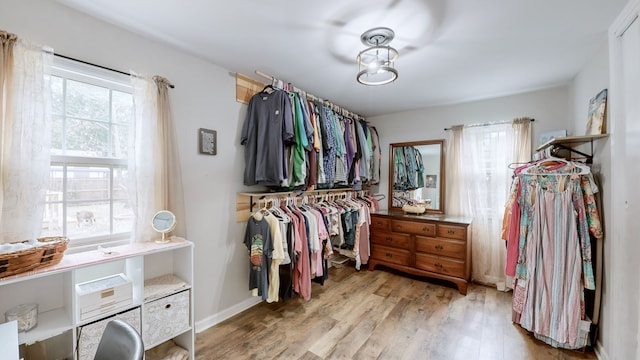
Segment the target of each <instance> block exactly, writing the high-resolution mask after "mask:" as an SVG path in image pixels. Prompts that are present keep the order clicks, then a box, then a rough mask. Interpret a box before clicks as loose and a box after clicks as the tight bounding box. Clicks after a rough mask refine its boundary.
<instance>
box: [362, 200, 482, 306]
mask: <svg viewBox="0 0 640 360" xmlns="http://www.w3.org/2000/svg"><path fill="white" fill-rule="evenodd" d="M378 264H380V265H384V266H387V267H389V268H393V269H396V270H400V271H403V272H406V273H409V274H413V275H418V276H425V277H431V278H437V279H443V280H448V281H451V282H453V283H455V284H456V286H457V287H458V291H459V292H460V293H461V294H463V295H466V294H467V283H468V282H469V281H470V280H471V219H468V218H460V217H450V216H446V215H405V214H403V213H401V212H399V213H395V212H388V211H380V212H379V213H376V214H371V258H370V259H369V270H373V269H374V268H375V267H376V265H378Z"/></svg>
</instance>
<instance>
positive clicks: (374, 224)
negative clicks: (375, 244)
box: [371, 216, 391, 230]
mask: <svg viewBox="0 0 640 360" xmlns="http://www.w3.org/2000/svg"><path fill="white" fill-rule="evenodd" d="M390 223H391V219H388V218H383V217H379V216H371V228H372V229H378V230H389V224H390Z"/></svg>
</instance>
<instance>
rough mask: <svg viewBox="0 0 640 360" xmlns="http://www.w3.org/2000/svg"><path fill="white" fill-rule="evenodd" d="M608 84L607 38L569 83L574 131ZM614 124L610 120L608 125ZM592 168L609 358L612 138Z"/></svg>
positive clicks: (604, 346) (580, 129) (601, 144)
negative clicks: (599, 223)
mask: <svg viewBox="0 0 640 360" xmlns="http://www.w3.org/2000/svg"><path fill="white" fill-rule="evenodd" d="M608 87H609V48H608V44H607V42H604V43H603V45H602V47H601V48H600V50H599V51H598V52H597V54H596V55H595V56H594V57H593V58H592V59H589V61H588V62H587V63H586V64H585V66H584V67H583V68H582V70H581V71H580V73H578V75H577V76H576V77H575V78H574V80H573V82H572V84H571V86H570V99H569V100H570V105H569V108H570V112H571V113H572V123H571V129H570V130H571V131H570V133H571V134H572V135H584V133H585V130H586V124H587V112H588V108H589V100H590V99H591V98H593V97H594V96H595V95H596V94H597V93H599V92H600V91H601V90H602V89H607V88H608ZM607 127H608V128H609V129H610V128H611V126H610V124H609V125H608V126H607ZM581 149H582V150H585V151H587V152H590V151H591V149H590V148H589V147H588V146H586V145H585V146H582V148H581ZM593 152H594V155H595V156H594V159H593V164H594V165H593V170H594V172H599V178H600V181H601V189H600V190H601V198H602V204H601V209H602V213H601V216H602V225H603V227H604V230H605V238H604V240H603V246H604V250H603V254H602V255H603V257H604V259H603V262H602V263H603V267H604V268H603V280H602V286H601V288H602V306H601V313H600V319H599V340H598V349H597V350H598V352H599V353H600V354H602V357H604V358H606V357H607V355H606V354H607V353H608V349H611V345H612V341H613V340H612V338H611V336H612V333H613V331H612V326H613V324H612V319H613V310H614V309H615V307H614V306H613V305H612V295H613V294H612V291H608V290H609V289H610V288H611V283H612V280H611V279H612V277H613V276H614V274H613V273H612V271H611V270H612V266H611V264H612V261H611V259H612V257H611V254H612V251H613V249H612V247H611V241H610V239H612V238H613V237H612V236H611V233H612V232H613V231H614V229H612V228H610V227H609V228H608V227H607V224H608V223H609V221H608V220H609V217H610V215H611V213H612V211H611V183H612V179H611V162H612V160H614V159H611V146H610V139H609V138H605V139H600V140H597V141H595V142H594V143H593ZM609 352H610V351H609Z"/></svg>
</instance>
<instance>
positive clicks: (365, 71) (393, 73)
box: [356, 45, 398, 85]
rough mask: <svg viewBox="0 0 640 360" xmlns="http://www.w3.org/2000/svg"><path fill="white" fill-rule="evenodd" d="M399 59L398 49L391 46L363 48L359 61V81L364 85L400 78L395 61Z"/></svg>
mask: <svg viewBox="0 0 640 360" xmlns="http://www.w3.org/2000/svg"><path fill="white" fill-rule="evenodd" d="M396 59H398V51H397V50H396V49H394V48H392V47H391V46H378V45H376V46H372V47H369V48H367V49H364V50H362V51H361V52H360V53H359V54H358V56H357V58H356V61H357V62H358V69H359V71H358V76H357V80H358V82H359V83H361V84H364V85H384V84H388V83H390V82H392V81H394V80H396V79H397V78H398V71H397V70H396V69H395V68H394V66H393V65H394V62H395V61H396Z"/></svg>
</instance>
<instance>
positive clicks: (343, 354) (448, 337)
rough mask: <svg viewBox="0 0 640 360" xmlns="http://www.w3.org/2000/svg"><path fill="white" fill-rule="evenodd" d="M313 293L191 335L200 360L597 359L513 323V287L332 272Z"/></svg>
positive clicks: (265, 306)
mask: <svg viewBox="0 0 640 360" xmlns="http://www.w3.org/2000/svg"><path fill="white" fill-rule="evenodd" d="M329 274H330V278H329V280H328V281H326V282H325V284H324V286H320V285H318V284H314V285H313V289H312V297H311V300H310V301H308V302H306V301H303V300H301V299H300V298H297V297H294V298H293V299H291V300H289V301H286V302H278V303H274V304H267V303H266V302H265V303H261V304H259V305H256V306H254V307H252V308H251V309H248V310H246V311H244V312H242V313H240V314H238V315H236V316H234V317H232V318H230V319H228V320H226V321H224V322H222V323H220V324H218V325H216V326H214V327H212V328H209V329H207V330H205V331H203V332H201V333H199V334H197V336H196V359H234V360H235V359H310V360H311V359H411V360H414V359H432V360H440V359H443V360H445V359H446V360H450V359H465V360H502V359H505V360H507V359H509V360H511V359H518V360H519V359H545V360H546V359H595V358H596V357H595V355H594V354H593V353H592V352H589V351H587V352H585V353H582V352H576V351H569V350H559V349H554V348H552V347H550V346H548V345H546V344H544V343H542V342H540V341H538V340H536V339H535V338H533V336H532V335H530V334H529V333H528V332H526V331H524V330H523V329H522V328H520V326H518V325H514V324H513V323H512V322H511V293H502V292H498V291H496V290H495V289H492V288H489V287H485V286H481V285H474V284H472V285H470V286H469V289H468V293H467V296H463V295H460V294H459V293H458V291H457V290H456V289H455V288H454V286H453V285H449V284H448V283H446V282H436V281H434V280H425V279H420V278H416V277H408V276H405V275H400V274H399V273H397V272H395V271H394V270H390V269H382V270H378V269H376V270H375V271H368V270H366V269H363V270H362V271H356V270H355V269H354V268H353V266H352V264H349V265H347V264H345V265H344V266H342V267H340V268H331V269H330V273H329Z"/></svg>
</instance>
